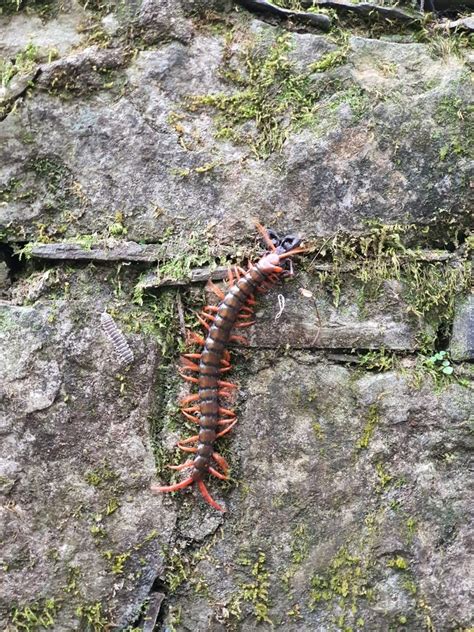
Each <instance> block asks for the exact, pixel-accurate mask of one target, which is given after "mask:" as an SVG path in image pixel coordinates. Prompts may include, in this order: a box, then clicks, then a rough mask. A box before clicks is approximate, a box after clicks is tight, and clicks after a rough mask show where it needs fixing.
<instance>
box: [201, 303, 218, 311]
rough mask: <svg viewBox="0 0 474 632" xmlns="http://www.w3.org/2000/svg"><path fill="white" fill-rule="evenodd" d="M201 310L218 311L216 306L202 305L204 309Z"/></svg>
mask: <svg viewBox="0 0 474 632" xmlns="http://www.w3.org/2000/svg"><path fill="white" fill-rule="evenodd" d="M202 309H203V311H204V310H206V309H208V310H209V311H210V312H217V311H219V308H218V307H217V305H204V307H203V308H202Z"/></svg>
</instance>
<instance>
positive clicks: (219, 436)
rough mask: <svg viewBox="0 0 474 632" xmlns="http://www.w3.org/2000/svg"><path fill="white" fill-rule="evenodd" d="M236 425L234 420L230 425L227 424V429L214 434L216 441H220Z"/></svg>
mask: <svg viewBox="0 0 474 632" xmlns="http://www.w3.org/2000/svg"><path fill="white" fill-rule="evenodd" d="M236 423H237V419H234V421H233V422H232V423H231V424H229V425H228V426H227V428H225V429H224V430H221V432H218V433H217V434H216V439H220V438H221V437H223V436H224V435H226V434H227V433H228V432H230V431H231V430H232V428H233V427H234V426H235V424H236Z"/></svg>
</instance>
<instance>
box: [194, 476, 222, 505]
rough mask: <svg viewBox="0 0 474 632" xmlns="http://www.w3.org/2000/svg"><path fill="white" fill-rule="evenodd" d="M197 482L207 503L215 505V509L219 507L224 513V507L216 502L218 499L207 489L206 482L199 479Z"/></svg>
mask: <svg viewBox="0 0 474 632" xmlns="http://www.w3.org/2000/svg"><path fill="white" fill-rule="evenodd" d="M197 484H198V488H199V491H200V492H201V496H202V497H203V498H204V500H205V501H206V502H207V504H208V505H211V507H214V509H217V511H222V513H224V512H225V509H224V507H221V506H220V505H218V504H217V503H216V501H215V500H214V499H213V498H212V496H211V495H210V494H209V492H208V491H207V487H206V486H205V485H204V482H203V481H198V482H197Z"/></svg>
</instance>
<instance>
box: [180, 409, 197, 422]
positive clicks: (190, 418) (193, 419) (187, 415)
mask: <svg viewBox="0 0 474 632" xmlns="http://www.w3.org/2000/svg"><path fill="white" fill-rule="evenodd" d="M181 412H182V413H183V415H184V416H185V417H186V419H189V421H192V422H193V423H195V424H198V423H199V418H198V417H195V416H194V415H190V414H189V413H188V412H187V411H186V410H184V409H181Z"/></svg>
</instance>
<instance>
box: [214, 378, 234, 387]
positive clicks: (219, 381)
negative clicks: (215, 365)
mask: <svg viewBox="0 0 474 632" xmlns="http://www.w3.org/2000/svg"><path fill="white" fill-rule="evenodd" d="M217 386H227V388H239V387H238V386H237V384H233V383H232V382H224V380H218V381H217Z"/></svg>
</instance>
